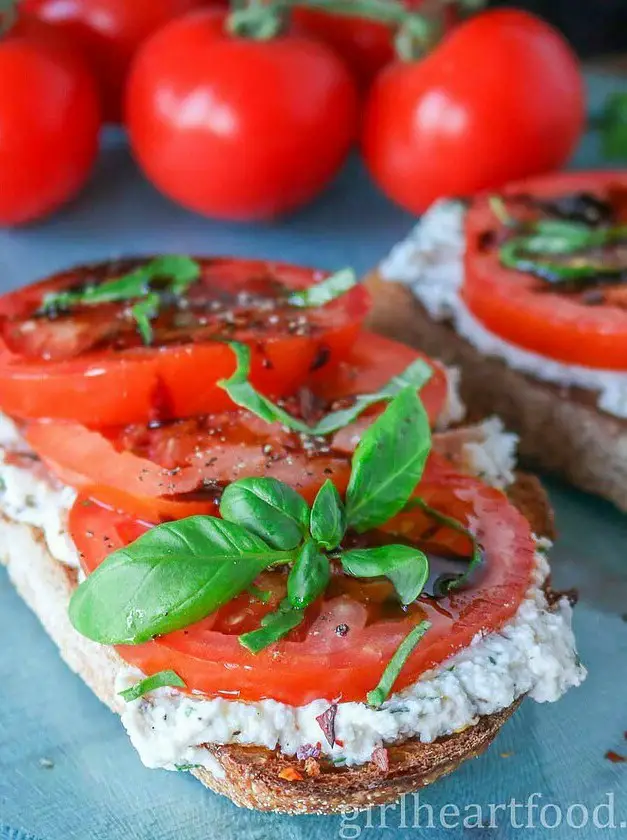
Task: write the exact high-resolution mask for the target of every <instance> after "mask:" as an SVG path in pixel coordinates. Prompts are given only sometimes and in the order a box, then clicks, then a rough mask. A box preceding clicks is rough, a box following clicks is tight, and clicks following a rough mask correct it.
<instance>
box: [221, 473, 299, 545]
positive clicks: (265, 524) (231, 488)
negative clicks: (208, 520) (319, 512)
mask: <svg viewBox="0 0 627 840" xmlns="http://www.w3.org/2000/svg"><path fill="white" fill-rule="evenodd" d="M220 516H221V517H222V518H223V519H226V520H227V521H228V522H235V523H236V524H238V525H241V526H242V527H243V528H246V530H247V531H249V532H250V533H251V534H256V535H257V536H258V537H261V539H262V540H264V542H266V543H267V544H268V545H269V546H271V547H272V548H279V549H282V550H284V551H289V550H290V549H292V548H296V547H297V546H299V545H300V544H301V542H302V541H303V536H304V535H305V533H306V531H307V528H308V526H309V506H308V505H307V502H306V501H305V500H304V499H303V497H302V496H300V495H299V494H298V493H297V492H296V490H293V489H292V488H291V487H290V486H289V485H288V484H284V483H283V482H282V481H278V480H277V479H276V478H242V479H240V480H239V481H235V482H233V483H232V484H229V485H228V486H227V487H226V488H225V490H224V492H223V493H222V499H221V501H220Z"/></svg>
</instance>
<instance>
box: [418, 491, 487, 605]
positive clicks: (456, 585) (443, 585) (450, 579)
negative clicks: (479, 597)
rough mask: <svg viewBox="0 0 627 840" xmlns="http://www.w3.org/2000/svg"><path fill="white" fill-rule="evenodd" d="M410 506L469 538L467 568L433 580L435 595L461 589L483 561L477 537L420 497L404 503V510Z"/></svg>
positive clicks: (439, 595) (457, 521) (438, 595)
mask: <svg viewBox="0 0 627 840" xmlns="http://www.w3.org/2000/svg"><path fill="white" fill-rule="evenodd" d="M412 508H420V510H423V511H424V512H425V513H426V514H427V515H428V516H430V517H431V518H432V519H434V520H435V521H436V522H439V523H440V524H441V525H445V526H446V527H447V528H452V529H453V530H454V531H457V532H458V533H459V534H463V535H464V536H465V537H468V539H469V540H470V542H471V544H472V554H471V557H470V563H469V564H468V568H467V570H466V571H465V572H464V574H463V575H453V574H445V575H440V577H439V578H438V579H437V580H436V581H435V592H434V594H435V595H436V596H437V597H442V596H444V595H446V594H447V593H448V592H450V591H451V590H453V589H462V588H463V587H464V586H466V584H467V583H468V582H469V581H470V579H471V578H472V576H473V574H474V573H475V571H476V570H477V569H478V568H479V567H480V566H481V564H482V563H483V556H482V554H481V546H480V545H479V543H478V542H477V538H476V537H475V535H474V534H473V533H472V531H470V530H468V528H466V527H465V526H464V525H462V523H461V522H459V520H457V519H454V518H453V517H452V516H446V514H444V513H440V511H439V510H436V509H435V508H432V507H431V506H430V505H428V504H427V503H426V502H425V501H423V500H422V499H420V498H417V497H415V498H413V499H410V500H409V502H408V503H407V504H406V505H405V508H404V510H406V511H408V510H411V509H412Z"/></svg>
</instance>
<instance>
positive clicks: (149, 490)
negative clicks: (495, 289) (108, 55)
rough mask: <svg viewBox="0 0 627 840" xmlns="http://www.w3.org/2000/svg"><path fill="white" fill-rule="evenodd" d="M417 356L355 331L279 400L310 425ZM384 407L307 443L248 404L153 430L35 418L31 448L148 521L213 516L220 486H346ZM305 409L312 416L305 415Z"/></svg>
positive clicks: (433, 410) (430, 404)
mask: <svg viewBox="0 0 627 840" xmlns="http://www.w3.org/2000/svg"><path fill="white" fill-rule="evenodd" d="M418 358H426V357H423V356H422V354H420V353H417V352H415V351H414V350H411V349H410V348H408V347H406V346H405V345H402V344H398V343H397V342H395V341H390V340H389V339H385V338H381V337H380V336H376V335H373V334H369V333H363V334H362V335H361V336H360V338H359V339H358V340H357V342H356V344H355V346H354V347H353V349H352V350H351V352H350V355H349V357H348V359H347V360H345V361H344V362H341V363H340V364H339V365H338V366H337V367H336V368H335V369H334V370H333V371H332V372H326V370H325V371H323V370H319V371H317V372H316V373H315V374H314V375H313V376H312V377H311V379H310V381H309V385H308V387H307V388H305V389H302V390H301V392H300V394H299V395H298V396H296V397H293V398H291V399H290V400H288V401H287V402H286V408H287V410H289V411H290V412H291V413H293V414H294V415H300V416H305V417H306V419H308V421H309V422H313V421H315V419H316V418H317V417H318V416H322V415H323V414H326V412H327V410H329V409H330V408H332V407H333V406H335V405H338V404H339V405H345V404H346V405H350V403H351V399H352V398H353V397H354V396H355V395H358V394H364V393H371V392H374V391H377V390H378V389H379V388H381V387H382V386H383V385H384V384H385V383H386V382H388V381H389V380H390V379H391V378H392V377H393V376H395V375H396V374H399V373H401V372H402V371H403V370H405V368H406V367H407V366H408V365H409V364H411V363H412V362H413V361H415V360H416V359H418ZM431 364H432V366H433V371H434V372H433V376H432V378H431V380H430V381H429V382H428V383H427V384H426V385H425V387H424V388H423V389H422V392H421V396H422V399H423V402H424V404H425V406H426V409H427V412H428V413H429V416H430V418H431V419H432V420H433V421H434V422H435V420H436V419H437V417H438V416H439V414H440V412H441V411H442V408H443V405H444V402H445V399H446V388H447V385H446V375H445V373H444V371H443V369H442V368H441V367H440V366H439V365H437V363H433V362H431ZM382 410H383V405H379V406H376V407H373V408H372V409H371V410H369V411H368V412H367V413H365V414H364V415H362V417H360V418H359V419H358V420H357V421H356V422H355V423H352V424H350V425H349V426H346V427H345V428H344V429H341V430H340V431H338V432H337V433H336V434H335V435H334V436H333V437H332V438H330V439H329V440H328V442H326V443H325V442H324V441H317V442H314V443H305V444H304V442H303V440H302V439H301V437H300V435H298V434H296V433H293V432H289V431H286V430H285V429H284V428H283V427H282V426H281V425H280V424H278V423H273V424H269V423H266V422H265V421H263V420H260V419H259V418H258V417H255V416H254V415H252V414H250V412H247V411H241V410H240V411H232V412H223V413H221V414H213V415H210V416H208V417H198V418H192V419H189V420H180V421H176V422H173V423H167V424H163V425H158V426H154V427H152V428H151V427H150V426H130V427H125V428H123V429H109V430H100V431H95V430H93V431H92V430H90V429H88V428H87V427H86V426H82V425H79V424H78V423H59V422H57V423H55V422H44V423H33V424H31V425H29V426H28V427H27V428H26V430H25V435H26V438H27V440H28V441H29V443H30V445H31V446H32V447H33V448H34V449H35V451H36V452H37V453H38V454H39V455H40V456H41V457H42V458H43V459H44V461H45V462H46V464H47V465H48V467H49V468H50V470H51V471H52V472H53V473H54V474H55V475H56V476H58V477H59V478H60V479H61V481H63V482H64V483H66V484H70V485H71V486H73V487H76V488H77V489H78V490H80V491H81V492H82V493H84V494H85V495H88V496H90V497H91V498H94V499H97V500H98V501H100V502H103V503H104V504H107V505H111V506H112V507H115V508H119V509H121V510H125V511H126V512H127V513H130V514H132V515H133V516H139V517H141V518H144V519H147V520H148V521H151V522H158V521H160V520H163V519H170V518H181V517H184V516H191V515H192V514H195V513H215V512H216V499H218V500H219V495H220V490H221V487H222V486H223V485H224V484H227V483H229V482H231V481H235V480H236V479H238V478H242V477H243V476H251V475H253V476H263V475H269V476H273V477H274V478H278V479H280V480H282V481H286V482H287V483H289V484H291V485H292V486H294V487H295V488H296V489H297V490H298V491H299V492H300V493H302V494H303V496H305V497H306V498H307V499H308V500H309V501H312V500H313V497H314V496H315V494H316V492H317V491H318V489H319V488H320V486H321V485H322V484H323V483H324V481H325V480H326V479H327V478H328V477H332V478H333V481H334V482H335V484H336V485H337V486H338V487H340V488H345V487H346V485H347V482H348V478H349V475H350V455H351V454H352V452H353V451H354V449H355V445H356V442H357V440H358V439H359V436H360V435H361V434H362V433H363V431H364V429H365V428H366V427H367V426H368V425H369V424H370V423H372V421H373V419H374V418H375V417H376V416H378V414H380V413H381V411H382ZM312 412H313V414H312Z"/></svg>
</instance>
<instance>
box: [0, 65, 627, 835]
mask: <svg viewBox="0 0 627 840" xmlns="http://www.w3.org/2000/svg"><path fill="white" fill-rule="evenodd" d="M612 84H613V83H612V82H611V81H607V80H605V81H600V80H594V81H593V86H594V90H593V100H594V101H599V96H600V93H601V91H602V90H604V89H607V87H609V86H611V85H612ZM598 160H599V158H598V148H597V141H596V140H595V138H592V137H588V138H586V140H585V141H584V143H583V145H582V148H581V150H580V152H579V154H578V156H577V159H576V161H575V165H579V166H583V165H595V164H596V163H598ZM411 222H412V220H411V218H410V217H409V216H408V215H407V214H405V213H403V212H402V211H400V210H397V209H395V208H393V207H392V206H391V205H390V204H388V203H387V202H386V201H385V200H384V199H383V198H382V197H380V196H379V195H377V193H376V191H375V190H374V189H373V188H372V187H371V186H370V184H369V183H368V181H367V178H366V177H365V175H364V173H363V171H362V170H361V168H360V166H359V165H358V163H357V162H356V161H352V162H351V163H350V164H349V166H348V167H347V169H346V171H345V172H344V173H343V174H342V175H341V177H340V178H339V179H338V181H337V183H336V184H335V185H334V186H333V187H332V188H331V189H330V190H329V191H328V192H327V194H326V195H325V196H324V197H323V198H322V199H320V200H319V201H318V203H317V204H316V205H315V206H313V207H311V208H309V209H307V210H305V211H303V212H302V213H300V214H299V215H297V216H296V217H294V218H293V219H291V220H289V221H286V222H284V223H282V224H277V225H267V226H254V227H252V226H241V227H235V226H230V225H221V224H216V223H211V222H208V221H206V220H202V219H199V218H198V217H195V216H193V215H191V214H188V213H186V212H184V211H182V210H179V209H177V208H176V207H174V206H173V205H171V204H170V203H168V202H167V201H166V200H165V199H163V198H161V197H160V196H158V195H157V194H156V193H155V192H154V191H153V190H152V189H151V188H150V187H149V186H148V185H147V184H146V183H145V182H144V181H143V180H142V178H141V177H140V176H139V175H138V174H137V173H136V171H135V170H134V168H133V166H132V164H131V162H130V160H129V158H128V154H127V152H126V151H125V149H124V147H123V146H121V145H120V144H119V143H115V142H114V143H112V144H108V147H107V149H106V150H105V151H104V153H103V156H102V160H101V163H100V165H99V169H98V172H97V174H96V176H95V178H94V181H93V183H92V185H91V186H90V188H89V189H88V190H87V192H86V193H85V194H84V195H83V196H82V197H81V198H80V200H79V201H77V202H76V203H75V204H74V205H73V206H71V207H70V208H68V209H67V210H65V211H64V212H62V213H61V214H59V215H58V216H57V217H55V218H54V219H52V220H51V221H49V222H47V223H46V224H43V225H39V226H37V227H32V228H29V229H26V230H20V231H14V232H0V284H1V287H2V288H3V289H8V288H10V287H13V286H16V285H19V284H21V283H25V282H28V281H30V280H33V279H35V278H37V277H39V276H41V275H43V274H46V273H48V272H50V271H52V270H54V269H57V268H61V267H64V266H66V265H68V264H71V263H73V262H80V261H84V260H93V259H99V258H103V257H111V256H114V255H120V254H138V253H151V252H155V251H157V250H163V251H175V252H186V251H188V252H192V253H194V252H197V253H203V252H206V253H222V254H229V253H232V254H238V255H255V256H263V257H271V258H276V259H285V260H292V261H294V262H303V263H310V264H316V265H319V266H321V267H328V268H333V267H337V266H341V265H345V264H351V265H353V266H355V268H356V269H357V270H358V271H359V272H363V271H365V270H366V269H368V268H370V267H371V266H372V265H374V264H375V263H376V262H377V260H378V259H379V258H380V257H381V256H382V255H383V254H384V253H386V251H387V250H388V249H389V247H390V246H391V245H392V244H393V243H394V242H395V241H397V240H398V239H399V238H400V237H401V236H402V235H403V234H404V233H405V231H406V230H407V229H408V228H409V227H410V225H411ZM549 489H550V492H551V498H552V500H553V502H554V505H555V507H556V511H557V521H558V525H559V529H560V538H559V541H558V544H557V547H556V551H555V554H554V567H555V572H556V581H557V584H558V585H565V586H571V585H576V586H578V587H579V589H580V593H581V603H580V605H579V607H578V609H577V611H576V629H577V633H578V637H579V642H580V649H581V655H582V658H583V660H584V662H585V663H586V665H587V666H588V668H589V670H590V675H589V678H588V680H587V682H586V683H585V684H584V686H583V687H582V688H581V689H579V690H577V691H573V692H571V693H570V694H569V695H567V696H566V697H565V698H564V700H563V701H561V702H560V703H559V704H555V705H552V706H539V705H536V704H534V703H532V702H530V701H529V702H526V703H525V704H523V707H522V709H521V710H520V711H519V712H518V713H517V714H516V715H515V717H514V718H513V719H512V720H511V721H510V722H509V723H508V724H507V725H506V726H505V727H504V729H503V732H502V733H501V735H500V737H499V738H498V739H497V742H496V743H495V744H494V745H493V746H492V748H491V749H490V750H489V751H488V753H487V754H486V755H485V756H483V757H482V758H480V759H478V760H476V761H472V762H471V763H469V764H466V765H465V766H464V767H463V768H462V769H460V770H459V771H458V772H457V773H455V774H454V775H453V776H452V777H450V778H448V779H445V780H443V781H441V782H439V783H438V784H436V785H434V786H433V787H432V788H429V789H427V791H424V792H423V793H422V795H421V798H420V802H419V804H422V805H424V804H426V803H428V804H429V805H431V807H432V808H433V809H434V819H435V823H436V828H433V829H430V828H428V827H427V817H428V814H427V812H426V810H425V809H423V810H422V811H420V812H419V815H420V824H419V827H414V828H412V827H411V826H412V821H413V820H414V817H413V815H412V810H411V808H413V805H412V804H411V803H407V811H406V814H405V825H406V826H407V827H406V828H403V827H401V826H402V825H403V822H402V814H401V813H400V811H399V810H396V811H390V812H389V813H388V814H387V823H386V824H385V825H387V828H386V827H384V824H383V823H382V822H381V820H382V819H383V818H382V815H381V814H380V813H378V812H377V813H375V814H373V815H371V817H370V820H371V825H372V827H369V823H368V817H367V816H365V815H362V816H360V817H359V819H357V820H353V819H350V820H349V819H346V820H344V821H343V820H342V818H341V817H292V818H288V817H279V816H274V815H263V814H256V813H250V812H246V811H243V810H240V809H237V808H236V807H235V806H233V805H231V804H230V803H229V802H228V801H227V800H225V799H223V798H221V797H217V796H214V795H213V794H210V793H208V792H207V791H205V790H204V789H203V788H202V787H201V786H200V785H199V784H198V783H197V782H196V781H195V780H194V779H192V778H191V777H188V776H187V774H176V773H167V772H165V771H149V770H146V769H144V768H143V766H142V765H141V763H140V761H139V759H138V757H137V756H136V754H135V752H134V751H133V749H132V748H131V746H130V744H129V743H128V741H127V738H126V735H125V734H124V732H123V731H122V728H121V726H120V724H119V722H118V720H117V719H116V718H115V717H114V716H113V715H112V714H111V713H110V712H108V711H107V710H106V709H105V708H104V707H102V706H101V705H100V704H99V702H98V701H97V700H96V699H95V698H94V697H93V696H92V695H91V693H90V692H89V690H88V689H87V688H86V687H85V686H84V685H83V684H82V682H81V681H80V680H79V679H78V678H76V677H74V676H73V675H72V674H71V673H70V672H69V671H68V670H67V669H66V667H65V666H64V665H63V664H62V663H61V661H60V659H59V658H58V656H57V654H56V650H55V648H54V646H53V645H52V643H51V642H50V641H49V639H48V637H47V636H46V634H45V633H44V632H43V631H42V630H41V628H40V626H39V624H38V622H37V620H36V619H35V618H34V617H33V616H32V614H30V612H29V611H28V610H27V608H26V607H25V606H24V605H23V604H22V602H21V601H20V599H19V598H18V597H17V595H16V594H15V593H14V591H13V590H12V588H11V587H10V585H9V583H8V581H7V578H6V575H5V574H4V572H1V573H0V838H2V840H33V838H35V840H74V838H76V840H136V838H142V840H143V838H146V839H147V840H148V838H149V839H150V840H174V838H177V840H179V838H180V839H181V840H210V838H218V837H219V838H221V840H234V838H250V840H261V838H273V840H327V838H332V837H346V838H350V837H357V836H362V837H365V838H368V840H371V838H376V837H385V838H389V840H401V838H405V837H410V836H411V837H446V838H449V837H450V838H461V837H471V838H476V840H483V838H513V837H519V836H521V834H522V836H524V837H525V838H527V837H545V836H550V837H555V838H568V840H570V838H572V837H581V838H585V840H587V838H591V837H596V836H605V835H607V834H610V835H614V834H622V835H623V836H627V764H614V763H611V762H610V761H608V760H607V759H606V758H605V757H604V755H605V753H606V751H607V750H611V749H613V750H615V751H616V752H619V753H621V752H622V753H627V741H626V740H625V735H624V733H625V730H627V702H626V696H627V550H626V549H627V517H625V516H622V515H620V514H618V513H617V512H616V511H614V510H613V509H611V508H610V507H609V506H608V505H606V504H604V503H602V502H600V501H598V500H595V499H592V498H590V497H587V496H584V495H582V494H579V493H576V492H574V491H572V490H570V489H568V488H565V487H564V486H562V485H560V484H558V483H557V482H554V481H551V482H550V483H549ZM42 759H45V760H46V761H43V762H42ZM50 762H52V763H53V766H52V767H50V766H44V765H47V764H49V763H50ZM533 793H536V794H539V795H540V797H541V798H539V797H536V799H535V801H536V802H538V804H539V805H540V807H542V806H543V805H547V804H548V805H550V807H549V808H548V809H547V810H546V811H545V823H546V824H547V825H551V824H552V823H553V822H554V821H555V819H556V810H555V807H553V806H557V807H559V808H561V809H562V815H563V823H562V825H561V826H560V827H558V828H555V829H549V828H544V827H543V826H542V823H541V821H540V818H539V813H538V812H537V811H535V812H533V813H534V821H535V826H536V827H535V828H525V829H524V830H523V829H520V828H516V827H515V826H513V825H512V821H511V820H510V817H509V813H510V812H505V811H504V810H503V809H502V808H501V809H500V810H498V811H496V812H495V819H494V822H495V823H496V825H497V827H496V828H489V827H487V825H488V823H489V819H490V814H489V811H488V806H489V805H490V804H493V805H503V806H504V805H507V803H509V802H510V800H511V799H512V798H514V799H515V800H516V802H526V801H527V798H528V797H529V795H530V794H533ZM608 794H613V796H614V819H615V822H616V826H617V827H616V829H615V830H612V829H602V828H597V827H595V826H594V825H593V824H592V814H593V809H594V807H595V806H598V805H602V804H603V803H607V802H608V799H607V795H608ZM447 804H449V805H453V806H457V807H458V808H459V809H460V812H461V815H460V818H459V824H460V826H461V824H462V820H463V818H464V816H466V817H467V818H468V820H469V821H470V822H471V823H475V822H476V820H475V819H474V817H475V816H476V815H477V806H481V807H482V808H483V821H484V824H485V826H486V827H483V828H477V827H473V828H470V827H468V828H463V827H459V828H450V829H448V828H446V820H447V819H448V822H449V823H450V822H451V821H454V820H455V815H454V811H453V812H451V810H450V809H449V810H448V811H445V812H444V817H445V822H444V823H441V820H440V819H439V813H440V809H441V808H442V807H443V806H444V805H447ZM577 804H580V805H584V806H586V807H587V808H588V809H589V815H590V821H589V823H588V825H587V826H586V827H585V828H581V829H575V828H572V827H569V826H567V825H566V824H565V820H566V812H567V809H568V807H569V806H574V805H577ZM410 805H411V808H410ZM465 809H466V810H465ZM582 813H583V812H582V810H581V808H575V809H574V810H572V816H573V818H574V821H575V822H576V823H577V822H578V821H580V820H581V819H582ZM598 816H599V818H600V822H607V819H608V809H607V808H605V809H602V810H601V811H599V812H598ZM514 817H515V820H516V821H517V822H518V823H519V824H520V823H525V822H526V819H527V817H526V806H525V810H521V809H517V810H515V811H514ZM621 822H622V826H621V825H620V824H621ZM438 826H439V827H438Z"/></svg>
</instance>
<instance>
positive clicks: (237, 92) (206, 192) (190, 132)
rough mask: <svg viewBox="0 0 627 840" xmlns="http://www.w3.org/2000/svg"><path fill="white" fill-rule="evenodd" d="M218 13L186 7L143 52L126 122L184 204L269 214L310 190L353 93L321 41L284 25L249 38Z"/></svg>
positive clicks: (353, 115) (323, 170) (335, 153)
mask: <svg viewBox="0 0 627 840" xmlns="http://www.w3.org/2000/svg"><path fill="white" fill-rule="evenodd" d="M224 27H225V16H224V15H222V14H216V13H212V12H206V13H199V14H195V15H189V16H187V17H185V18H182V19H180V20H178V21H174V22H173V23H171V24H169V25H168V26H166V27H165V28H164V29H162V30H161V31H160V32H158V33H157V34H156V35H155V36H154V37H152V38H151V39H150V40H149V41H148V43H147V44H146V45H145V46H144V47H143V48H142V50H141V51H140V53H139V55H138V58H137V61H136V63H135V65H134V68H133V72H132V73H131V77H130V80H129V88H128V97H127V122H128V127H129V132H130V139H131V143H132V146H133V150H134V152H135V155H136V157H137V160H138V161H139V164H140V165H141V167H142V168H143V169H144V171H145V172H146V174H147V176H148V177H149V178H150V180H151V181H152V182H153V183H154V184H155V186H157V187H158V188H159V189H160V190H162V191H163V192H164V193H165V194H166V195H168V196H170V197H171V198H173V199H174V200H175V201H178V202H180V203H181V204H183V205H184V206H185V207H188V208H190V209H191V210H196V211H198V212H200V213H204V214H206V215H208V216H214V217H216V218H221V219H233V220H240V221H241V220H252V219H263V218H271V217H274V216H277V215H280V214H281V213H285V212H287V211H289V210H293V209H295V208H296V207H299V206H300V205H302V204H306V203H307V202H308V201H310V200H311V199H312V198H313V197H314V196H316V195H317V194H318V193H319V192H320V191H321V190H322V189H323V188H324V187H325V186H326V185H327V184H328V182H329V181H330V180H331V178H332V177H333V176H334V175H335V174H336V173H337V171H338V169H339V168H340V166H341V164H342V162H343V160H344V158H345V157H346V154H347V152H348V150H349V148H350V145H351V143H352V141H353V139H354V137H355V133H356V119H357V94H356V90H355V86H354V84H353V82H352V80H351V79H350V76H349V74H348V71H347V70H346V68H345V67H344V66H343V64H342V62H341V61H340V60H339V59H338V58H337V57H336V56H335V54H334V53H333V52H332V51H331V50H329V48H328V47H326V46H325V45H324V44H320V43H317V42H315V41H313V40H310V39H308V38H304V37H299V36H296V35H291V34H286V35H283V36H280V37H278V38H276V39H275V40H271V41H254V40H250V39H246V38H242V37H234V36H231V35H229V34H227V33H226V32H225V28H224Z"/></svg>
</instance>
